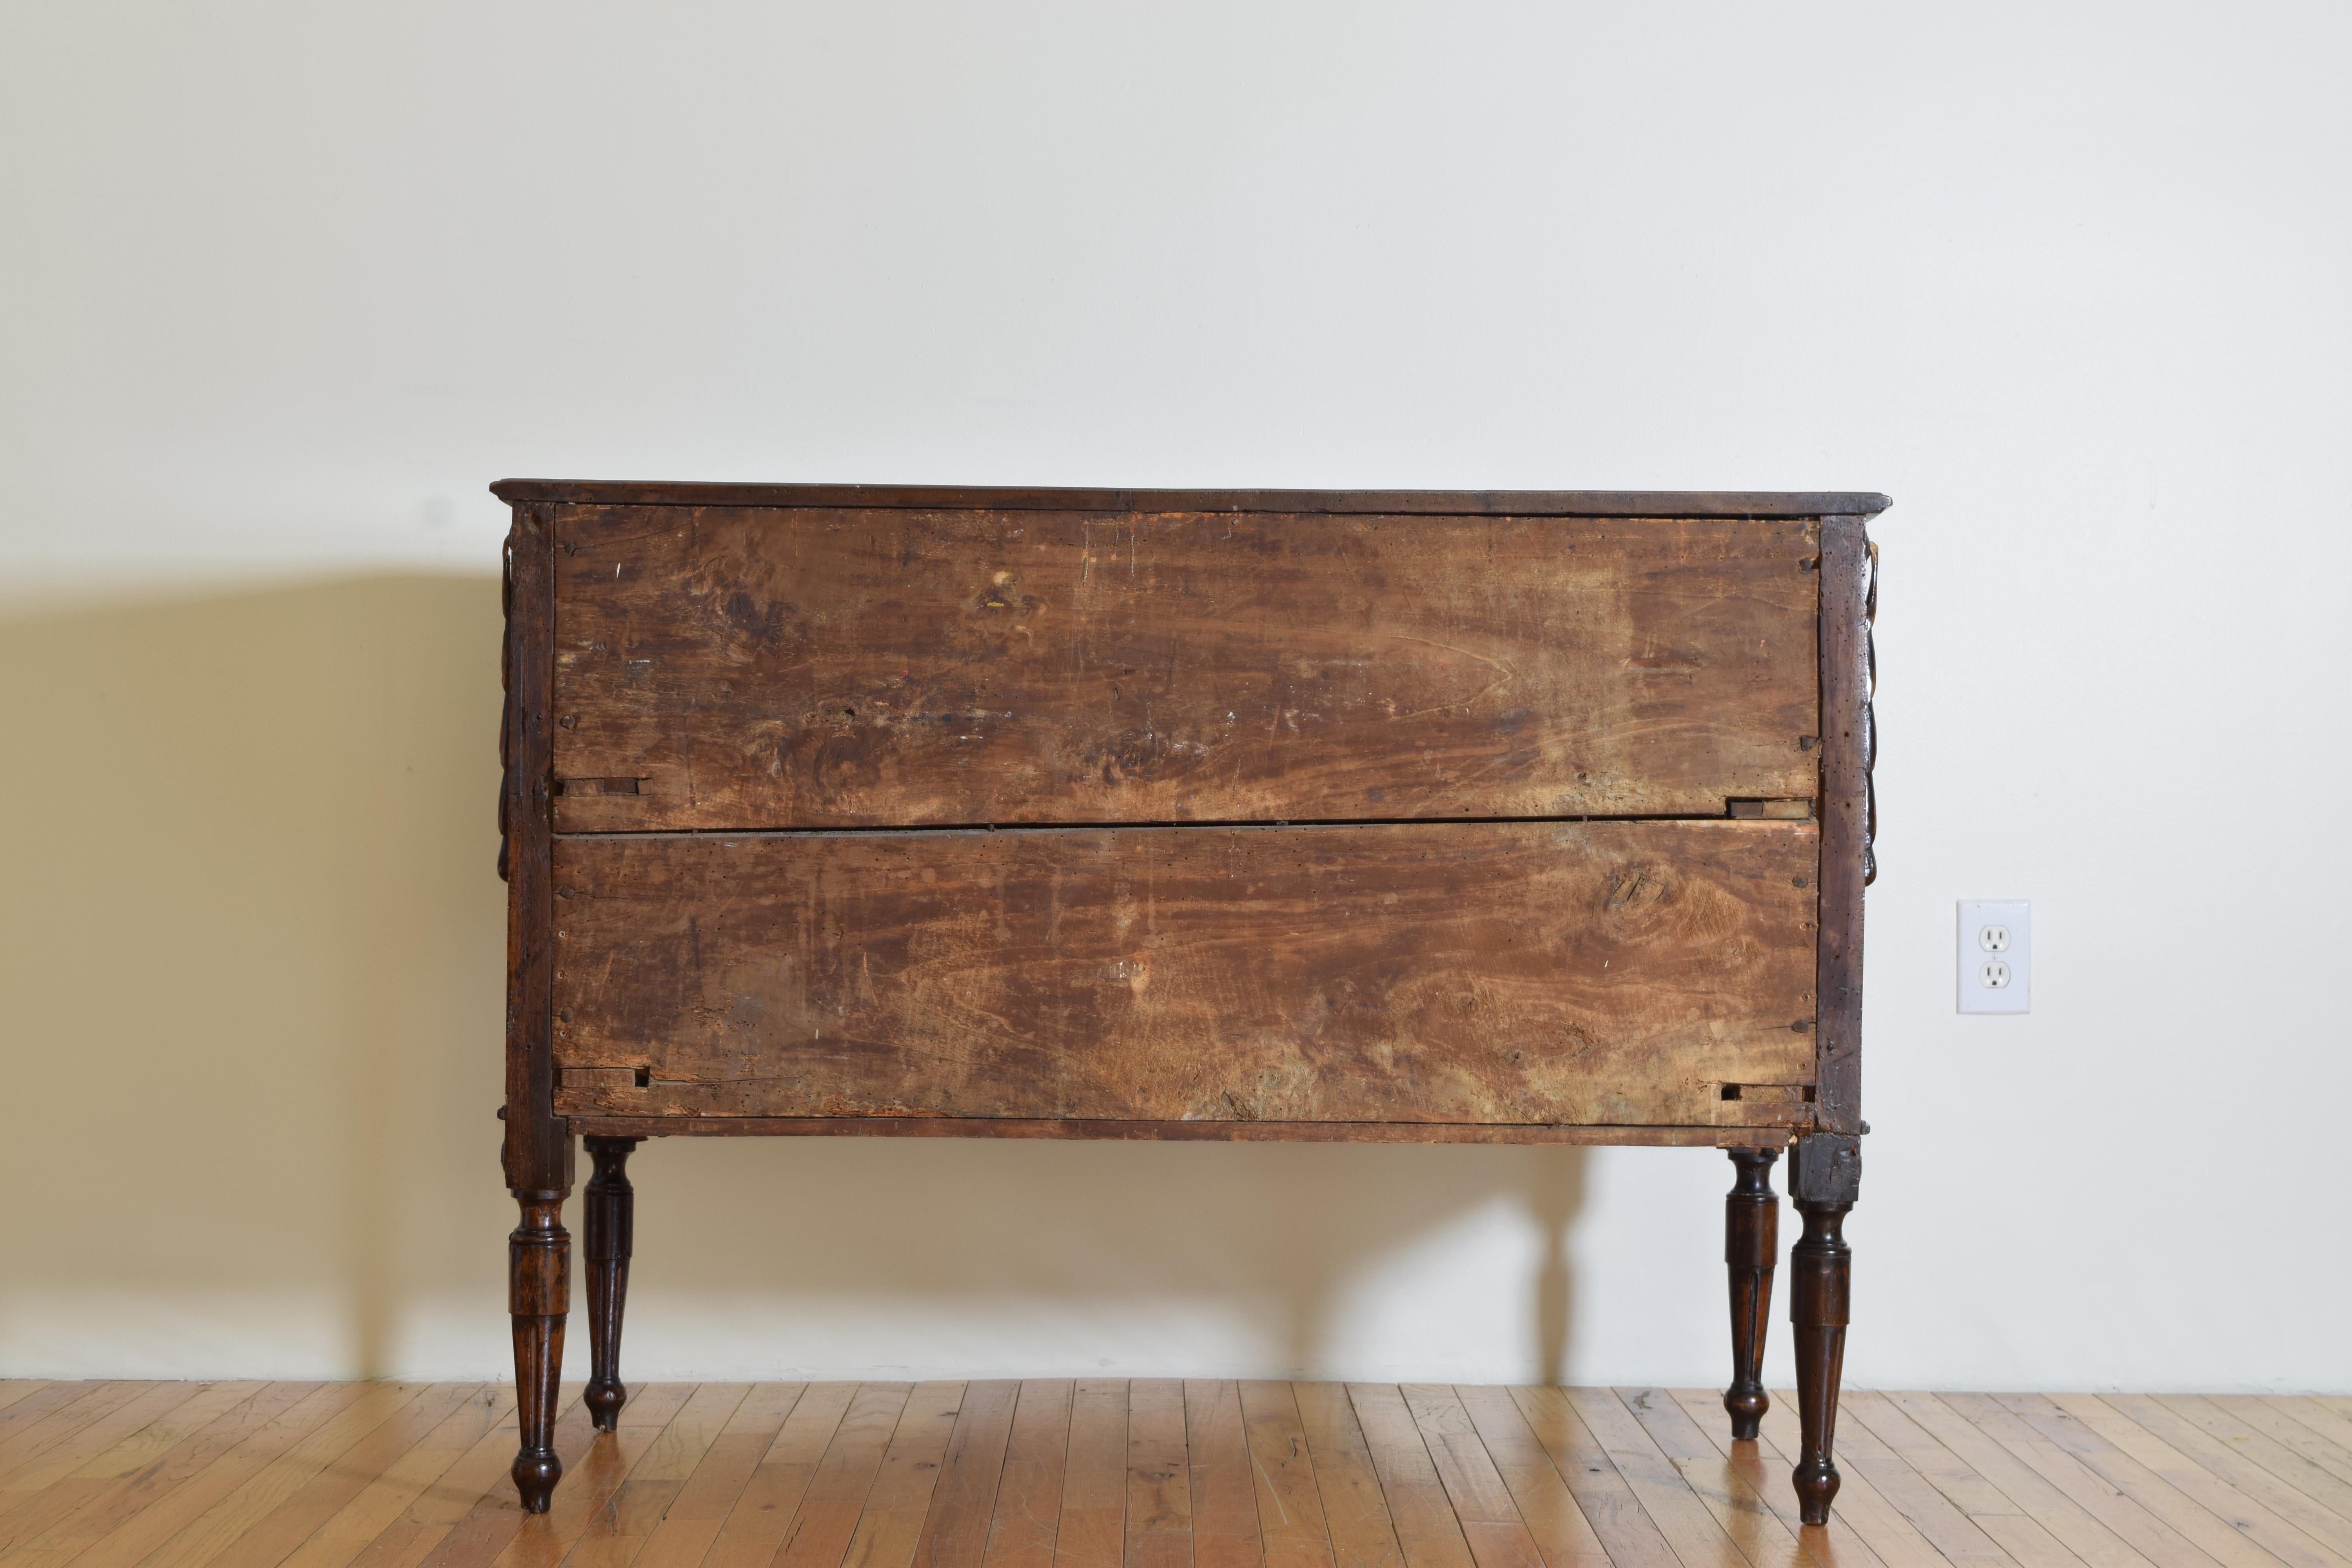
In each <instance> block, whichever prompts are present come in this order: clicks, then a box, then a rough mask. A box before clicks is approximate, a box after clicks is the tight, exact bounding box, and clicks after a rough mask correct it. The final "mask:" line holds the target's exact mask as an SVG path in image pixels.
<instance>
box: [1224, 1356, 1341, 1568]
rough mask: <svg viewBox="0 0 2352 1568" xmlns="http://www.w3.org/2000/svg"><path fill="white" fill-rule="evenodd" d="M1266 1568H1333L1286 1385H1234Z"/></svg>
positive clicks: (1302, 1432)
mask: <svg viewBox="0 0 2352 1568" xmlns="http://www.w3.org/2000/svg"><path fill="white" fill-rule="evenodd" d="M1234 1392H1235V1394H1237V1396H1238V1397H1239V1400H1240V1403H1241V1412H1242V1435H1243V1439H1244V1442H1245V1443H1246V1445H1247V1460H1248V1463H1249V1468H1250V1477H1251V1485H1252V1486H1253V1487H1254V1489H1255V1491H1256V1494H1257V1524H1258V1536H1259V1539H1260V1540H1261V1541H1262V1542H1264V1543H1265V1568H1335V1565H1334V1563H1333V1560H1332V1555H1331V1531H1330V1527H1329V1525H1328V1523H1327V1522H1326V1521H1325V1520H1324V1517H1323V1499H1322V1496H1321V1494H1320V1493H1319V1492H1318V1489H1317V1488H1316V1484H1315V1461H1314V1458H1313V1457H1312V1456H1311V1455H1310V1454H1309V1453H1308V1452H1307V1426H1306V1424H1305V1422H1303V1421H1302V1420H1301V1419H1300V1418H1299V1415H1298V1399H1297V1395H1296V1394H1293V1393H1292V1392H1291V1389H1290V1384H1286V1383H1269V1382H1244V1383H1241V1384H1236V1385H1235V1389H1234Z"/></svg>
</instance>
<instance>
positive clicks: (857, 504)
mask: <svg viewBox="0 0 2352 1568" xmlns="http://www.w3.org/2000/svg"><path fill="white" fill-rule="evenodd" d="M490 493H491V494H492V495H495V496H497V497H498V498H499V500H503V501H507V502H509V503H514V502H520V501H553V502H558V503H572V504H587V505H592V506H593V505H603V506H751V507H761V506H766V507H828V508H835V507H839V508H853V507H854V508H874V509H887V508H908V509H919V510H934V509H936V510H961V509H975V510H978V509H984V510H991V511H1142V512H1154V511H1272V512H1335V513H1349V512H1359V513H1374V514H1392V513H1416V512H1419V513H1428V514H1432V515H1439V516H1446V515H1466V516H1473V517H1480V516H1485V517H1661V518H1664V517H1691V518H1755V519H1780V518H1811V517H1873V516H1875V515H1877V514H1878V513H1879V512H1882V511H1885V510H1886V509H1887V508H1888V507H1889V506H1891V505H1893V504H1894V503H1893V502H1891V501H1890V500H1887V499H1886V497H1885V496H1883V495H1879V494H1876V493H1875V492H1873V491H1867V490H1855V491H1846V490H1146V489H1133V490H1100V489H1024V488H1022V487H1019V486H1003V485H751V484H696V483H672V482H667V481H663V480H629V479H500V480H499V481H498V482H497V483H496V484H494V485H492V486H491V487H490Z"/></svg>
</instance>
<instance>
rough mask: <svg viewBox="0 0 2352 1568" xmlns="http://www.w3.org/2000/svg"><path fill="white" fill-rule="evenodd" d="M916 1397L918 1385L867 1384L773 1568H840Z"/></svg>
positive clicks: (836, 1435) (835, 1437)
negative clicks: (876, 1480)
mask: <svg viewBox="0 0 2352 1568" xmlns="http://www.w3.org/2000/svg"><path fill="white" fill-rule="evenodd" d="M914 1392H915V1387H914V1385H913V1384H905V1383H882V1384H875V1383H869V1384H865V1385H864V1386H862V1387H861V1388H859V1389H858V1391H857V1398H856V1401H855V1402H854V1403H853V1404H852V1405H851V1406H850V1410H849V1414H848V1415H846V1416H845V1417H844V1418H843V1420H842V1423H841V1426H840V1427H839V1429H838V1430H836V1431H835V1433H834V1435H833V1441H832V1442H831V1443H829V1444H827V1445H826V1447H825V1450H824V1459H823V1460H821V1461H820V1462H819V1463H818V1465H817V1467H816V1473H815V1474H814V1475H813V1476H811V1477H810V1478H809V1481H808V1490H807V1492H806V1494H805V1495H804V1496H803V1497H802V1499H801V1501H800V1508H799V1510H798V1511H796V1512H795V1513H794V1514H793V1522H792V1528H791V1529H790V1530H789V1531H786V1532H785V1534H784V1538H783V1542H782V1545H780V1546H778V1547H777V1548H776V1554H775V1556H774V1558H773V1559H772V1561H773V1563H775V1568H841V1562H842V1559H843V1558H844V1557H845V1556H846V1555H847V1554H848V1552H849V1543H850V1542H851V1540H852V1539H854V1538H855V1537H856V1533H857V1521H858V1520H859V1518H860V1516H862V1515H863V1514H864V1512H865V1510H866V1494H867V1493H868V1492H870V1491H872V1490H873V1489H874V1481H875V1478H876V1477H877V1476H878V1475H879V1474H880V1473H881V1470H882V1461H883V1458H884V1457H885V1456H886V1455H887V1454H888V1452H889V1451H890V1445H891V1442H892V1439H893V1436H894V1435H895V1434H896V1433H897V1431H898V1423H899V1420H900V1418H901V1416H902V1415H905V1414H906V1413H907V1412H908V1409H909V1408H910V1405H909V1401H910V1398H911V1396H912V1395H913V1394H914Z"/></svg>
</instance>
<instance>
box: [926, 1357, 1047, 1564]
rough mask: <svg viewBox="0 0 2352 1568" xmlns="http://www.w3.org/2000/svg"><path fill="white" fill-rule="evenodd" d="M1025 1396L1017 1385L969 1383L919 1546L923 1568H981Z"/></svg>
mask: <svg viewBox="0 0 2352 1568" xmlns="http://www.w3.org/2000/svg"><path fill="white" fill-rule="evenodd" d="M1020 1395H1021V1385H1020V1384H1018V1383H1014V1382H1008V1381H1001V1380H993V1379H992V1380H990V1381H986V1382H982V1383H973V1384H968V1385H966V1387H965V1389H964V1394H963V1404H962V1406H961V1409H960V1410H959V1411H958V1413H957V1415H956V1423H955V1432H954V1435H953V1436H950V1438H949V1439H948V1447H947V1455H946V1457H945V1458H943V1459H942V1460H941V1461H940V1479H939V1481H938V1484H937V1485H935V1486H934V1487H933V1488H932V1489H931V1506H930V1511H929V1513H927V1514H926V1515H925V1516H924V1518H923V1523H922V1537H921V1539H920V1540H919V1541H918V1542H916V1543H915V1553H914V1561H915V1563H916V1564H917V1568H981V1564H982V1561H983V1560H984V1558H985V1555H986V1553H987V1551H988V1527H989V1521H990V1519H991V1516H992V1514H993V1513H994V1511H995V1507H996V1489H997V1486H998V1484H999V1483H1000V1482H1001V1481H1002V1480H1003V1476H1004V1455H1005V1450H1006V1449H1007V1447H1010V1445H1011V1441H1012V1436H1013V1411H1014V1408H1015V1406H1016V1405H1017V1404H1018V1402H1019V1399H1020Z"/></svg>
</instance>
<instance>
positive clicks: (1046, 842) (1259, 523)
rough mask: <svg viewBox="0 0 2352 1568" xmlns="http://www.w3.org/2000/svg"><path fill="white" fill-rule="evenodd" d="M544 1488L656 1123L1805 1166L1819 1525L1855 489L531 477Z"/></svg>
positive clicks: (530, 1471) (515, 672)
mask: <svg viewBox="0 0 2352 1568" xmlns="http://www.w3.org/2000/svg"><path fill="white" fill-rule="evenodd" d="M493 489H495V491H496V493H497V494H499V496H500V497H501V498H503V499H504V500H507V501H508V502H509V503H510V504H511V505H512V507H513V510H514V524H513V530H512V532H511V534H510V536H509V544H508V551H507V564H506V572H507V598H508V622H507V643H506V655H505V658H506V679H507V688H508V711H507V720H506V724H505V730H504V734H503V736H502V746H503V757H504V760H505V763H506V774H505V784H504V787H503V791H502V795H501V799H500V813H501V828H502V833H503V844H502V848H501V852H500V867H501V869H502V871H503V872H504V874H505V875H506V876H507V879H508V883H509V895H510V921H509V1013H508V1036H507V1100H506V1106H505V1109H504V1110H503V1112H502V1114H503V1115H504V1117H505V1121H506V1148H505V1162H506V1173H507V1179H508V1184H509V1187H510V1188H511V1189H512V1190H513V1192H514V1194H515V1196H516V1198H517V1199H518V1201H519V1202H520V1205H521V1210H522V1222H521V1225H520V1228H519V1229H517V1231H516V1232H515V1233H514V1236H513V1237H512V1241H511V1248H510V1254H511V1277H512V1301H511V1307H512V1310H513V1314H514V1324H515V1355H516V1374H517V1379H518V1382H519V1384H520V1394H521V1426H522V1444H521V1452H520V1455H519V1457H518V1458H517V1460H516V1464H515V1479H516V1481H517V1484H518V1486H519V1487H520V1489H521V1492H522V1496H523V1499H524V1502H525V1506H526V1507H529V1508H531V1509H534V1510H537V1509H542V1508H544V1507H545V1506H546V1505H547V1501H548V1498H549V1496H550V1493H551V1490H552V1489H553V1487H554V1485H555V1483H556V1480H557V1479H558V1476H559V1475H560V1465H559V1464H558V1462H557V1460H556V1458H555V1455H554V1452H553V1449H552V1447H551V1437H550V1431H551V1426H550V1424H551V1419H552V1415H553V1405H554V1391H555V1379H556V1375H557V1370H558V1367H559V1365H560V1363H561V1360H562V1334H563V1327H564V1321H565V1314H566V1311H567V1310H568V1306H569V1276H570V1259H569V1253H570V1242H569V1237H568V1236H567V1234H566V1233H565V1231H564V1228H563V1226H562V1219H561V1208H562V1202H563V1200H564V1198H565V1196H566V1195H567V1194H568V1193H569V1190H570V1188H571V1186H572V1179H573V1171H572V1140H573V1138H574V1136H575V1135H582V1136H585V1138H586V1139H587V1142H588V1148H589V1152H590V1154H591V1156H592V1159H593V1162H594V1165H595V1175H594V1176H593V1179H592V1180H591V1181H590V1183H589V1184H588V1188H587V1192H586V1194H585V1200H586V1201H585V1228H586V1237H585V1247H584V1252H585V1255H586V1260H587V1263H588V1270H587V1273H588V1284H589V1294H590V1302H589V1305H590V1326H591V1337H592V1344H593V1364H594V1373H595V1375H594V1378H593V1381H592V1383H591V1384H590V1387H589V1391H588V1394H587V1398H588V1402H589V1404H590V1405H591V1407H592V1409H593V1411H594V1413H595V1415H596V1416H597V1419H598V1424H599V1425H600V1426H606V1427H608V1428H609V1426H611V1425H612V1423H613V1421H614V1418H615V1416H616V1415H617V1413H618V1411H619V1408H620V1406H621V1404H622V1402H623V1400H624V1398H625V1391H624V1389H623V1387H622V1384H621V1383H620V1381H619V1376H618V1353H619V1343H620V1328H621V1317H622V1307H623V1301H624V1298H625V1291H626V1285H627V1271H628V1259H629V1253H630V1227H631V1223H632V1215H631V1205H632V1194H631V1189H630V1186H629V1184H628V1180H627V1176H626V1173H625V1163H626V1161H627V1159H628V1156H629V1153H630V1152H631V1151H632V1150H633V1149H635V1147H636V1145H637V1143H638V1142H639V1141H640V1140H643V1139H645V1138H648V1137H657V1136H663V1135H670V1134H687V1135H729V1134H736V1135H746V1134H748V1135H779V1134H785V1135H791V1134H798V1135H808V1134H820V1135H841V1134H863V1135H897V1136H915V1137H926V1136H928V1137H939V1136H950V1137H1019V1138H1037V1137H1047V1138H1124V1139H1136V1138H1221V1139H1265V1138H1276V1139H1294V1140H1339V1141H1348V1140H1358V1141H1361V1140H1377V1141H1383V1142H1588V1143H1653V1144H1658V1143H1663V1144H1687V1145H1697V1146H1702V1147H1711V1148H1719V1149H1723V1150H1727V1151H1728V1152H1730V1153H1731V1154H1732V1157H1733V1159H1734V1161H1735V1163H1737V1164H1738V1177H1737V1181H1736V1184H1735V1187H1734V1190H1733V1192H1732V1194H1731V1196H1730V1198H1729V1200H1728V1205H1727V1226H1728V1228H1727V1258H1728V1261H1729V1263H1730V1266H1731V1305H1732V1317H1733V1350H1734V1377H1733V1383H1732V1387H1731V1390H1730V1392H1729V1393H1728V1394H1727V1395H1726V1405H1727V1409H1728V1411H1729V1412H1730V1415H1731V1418H1732V1422H1733V1426H1734V1429H1735V1434H1736V1435H1737V1436H1746V1437H1752V1436H1754V1433H1755V1427H1756V1423H1757V1420H1758V1419H1759V1416H1760V1415H1761V1414H1762V1412H1763V1410H1764V1408H1765V1407H1766V1399H1765V1395H1764V1393H1763V1390H1762V1389H1761V1387H1760V1386H1759V1384H1758V1382H1757V1364H1758V1360H1759V1356H1760V1353H1761V1349H1762V1342H1763V1333H1764V1327H1763V1325H1764V1318H1765V1312H1766V1310H1767V1307H1768V1305H1769V1296H1770V1282H1771V1278H1772V1270H1773V1268H1774V1265H1775V1262H1776V1258H1777V1250H1778V1249H1777V1239H1776V1215H1777V1213H1778V1201H1777V1199H1776V1198H1775V1197H1774V1195H1773V1193H1772V1189H1771V1186H1770V1184H1769V1166H1770V1163H1771V1162H1772V1161H1773V1159H1774V1158H1775V1157H1776V1155H1777V1154H1778V1152H1780V1150H1782V1149H1784V1148H1791V1147H1793V1150H1794V1154H1793V1158H1792V1163H1791V1185H1792V1189H1793V1192H1794V1195H1795V1197H1796V1200H1797V1203H1798V1206H1799V1209H1800V1211H1801V1213H1802V1215H1804V1218H1805V1226H1806V1228H1805V1236H1804V1238H1803V1239H1802V1240H1801V1241H1800V1242H1799V1243H1798V1244H1797V1245H1796V1247H1795V1248H1794V1250H1793V1252H1792V1255H1791V1273H1792V1288H1791V1298H1792V1312H1791V1316H1792V1321H1793V1323H1794V1326H1795V1332H1796V1335H1797V1340H1796V1351H1797V1357H1798V1366H1799V1384H1800V1387H1799V1403H1800V1406H1801V1422H1802V1426H1803V1431H1804V1434H1805V1437H1804V1445H1805V1452H1804V1455H1803V1458H1802V1460H1801V1463H1800V1465H1799V1467H1798V1469H1797V1473H1796V1477H1795V1482H1796V1486H1797V1489H1798V1491H1799V1493H1800V1497H1801V1502H1802V1505H1803V1509H1804V1511H1805V1514H1806V1516H1807V1517H1808V1518H1809V1519H1811V1520H1814V1521H1819V1520H1820V1519H1822V1518H1824V1517H1825V1516H1826V1515H1825V1510H1827V1508H1828V1505H1829V1500H1830V1498H1831V1496H1832V1494H1833V1492H1834V1490H1835V1488H1836V1484H1837V1478H1836V1471H1835V1469H1834V1468H1833V1467H1832V1462H1831V1448H1832V1436H1833V1432H1834V1423H1835V1411H1836V1396H1837V1384H1838V1376H1839V1364H1840V1359H1841V1356H1842V1353H1843V1336H1844V1325H1845V1320H1846V1293H1847V1287H1846V1281H1847V1277H1848V1257H1849V1254H1848V1251H1847V1249H1846V1247H1845V1244H1844V1242H1843V1238H1842V1236H1841V1232H1840V1226H1841V1222H1842V1221H1843V1216H1844V1215H1845V1213H1846V1211H1847V1209H1848V1208H1849V1207H1850V1206H1851V1205H1852V1204H1853V1200H1854V1195H1855V1189H1856V1185H1857V1182H1858V1178H1859V1173H1860V1159H1859V1154H1858V1142H1857V1140H1858V1138H1859V1135H1860V1134H1861V1133H1862V1131H1864V1128H1863V1124H1862V1122H1861V1121H1860V1115H1859V1110H1860V1107H1859V1088H1860V1038H1859V1024H1860V1018H1861V995H1862V994H1861V973H1862V970H1861V964H1862V901H1863V900H1862V889H1863V886H1864V883H1865V882H1866V881H1867V880H1868V879H1869V876H1870V864H1871V863H1870V855H1871V848H1870V839H1871V832H1872V824H1871V812H1872V803H1871V795H1870V780H1869V769H1870V762H1871V750H1872V739H1871V729H1870V724H1871V718H1870V707H1869V697H1870V681H1871V671H1870V653H1869V618H1870V615H1871V609H1872V599H1873V596H1874V590H1873V584H1874V556H1873V553H1872V549H1871V546H1870V544H1869V542H1868V541H1867V539H1866V537H1865V532H1864V525H1865V523H1866V521H1867V520H1868V519H1869V518H1870V517H1871V516H1872V515H1874V514H1875V513H1876V512H1877V511H1878V510H1881V509H1882V508H1884V507H1885V504H1886V502H1885V498H1884V497H1880V496H1875V495H1854V494H1826V495H1783V494H1644V493H1593V492H1460V493H1431V492H1372V493H1327V492H1304V491H1157V492H1155V491H1123V490H1098V491H1093V490H1017V489H888V488H880V487H856V486H850V487H839V486H835V487H827V486H793V485H782V486H768V485H683V484H677V485H673V484H619V483H588V482H571V481H544V480H508V481H504V482H502V483H500V484H499V485H497V486H494V487H493Z"/></svg>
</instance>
